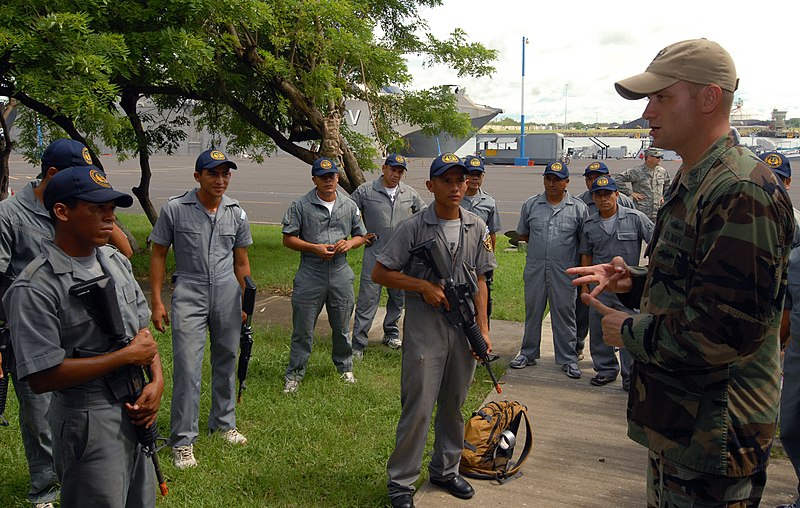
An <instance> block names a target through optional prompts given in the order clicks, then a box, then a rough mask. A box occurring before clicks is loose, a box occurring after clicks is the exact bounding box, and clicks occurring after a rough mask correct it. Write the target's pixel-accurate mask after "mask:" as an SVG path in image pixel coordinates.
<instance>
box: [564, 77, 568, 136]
mask: <svg viewBox="0 0 800 508" xmlns="http://www.w3.org/2000/svg"><path fill="white" fill-rule="evenodd" d="M568 86H569V85H568V84H567V83H564V130H567V87H568Z"/></svg>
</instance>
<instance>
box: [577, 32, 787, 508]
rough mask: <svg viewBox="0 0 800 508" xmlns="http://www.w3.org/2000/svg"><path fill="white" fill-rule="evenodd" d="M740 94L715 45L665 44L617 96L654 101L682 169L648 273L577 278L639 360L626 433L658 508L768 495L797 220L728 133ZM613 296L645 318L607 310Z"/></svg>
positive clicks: (616, 341) (621, 271) (663, 138)
mask: <svg viewBox="0 0 800 508" xmlns="http://www.w3.org/2000/svg"><path fill="white" fill-rule="evenodd" d="M737 85H738V79H737V78H736V70H735V67H734V64H733V60H732V59H731V57H730V55H729V54H728V53H727V52H726V51H725V50H724V49H723V48H722V47H720V46H719V45H718V44H716V43H714V42H711V41H708V40H705V39H698V40H690V41H683V42H679V43H676V44H673V45H671V46H668V47H666V48H664V49H663V50H662V51H661V52H659V53H658V55H657V56H656V57H655V59H654V60H653V61H652V62H651V63H650V65H649V67H648V68H647V70H646V71H645V72H644V73H642V74H639V75H636V76H633V77H631V78H628V79H625V80H622V81H619V82H617V83H616V84H615V86H616V89H617V92H618V93H619V94H620V95H621V96H622V97H624V98H626V99H641V98H644V97H647V98H648V99H649V101H648V104H647V107H646V108H645V111H644V114H643V118H644V119H645V120H648V121H649V122H650V127H651V131H650V135H651V136H652V137H653V146H655V147H660V148H665V149H672V150H675V151H676V152H677V153H678V154H679V155H680V156H681V157H682V159H683V164H682V166H681V168H680V170H679V171H678V174H677V175H676V178H675V181H674V182H673V183H672V185H671V186H670V188H669V190H668V192H667V194H666V197H665V203H664V206H663V208H662V209H661V211H660V212H659V215H658V221H657V223H656V229H655V232H654V233H653V239H652V241H651V243H650V245H649V246H648V252H647V255H648V257H649V259H650V264H649V266H648V267H646V268H639V267H628V266H627V265H626V264H625V263H624V261H623V260H622V259H621V258H614V260H613V261H612V262H611V263H608V264H604V265H595V266H593V267H582V268H570V269H569V270H567V272H568V273H570V274H573V275H583V276H582V277H578V278H577V279H575V281H574V282H575V284H577V285H580V284H586V283H598V287H597V288H595V290H593V291H592V292H591V293H590V294H589V295H586V296H585V301H586V302H587V303H589V304H590V305H591V306H592V307H594V308H596V309H598V310H600V311H601V312H602V313H603V314H604V318H603V322H602V326H603V335H604V339H605V341H606V342H607V343H609V344H611V345H615V346H624V347H626V348H627V349H628V351H629V352H630V353H631V355H632V357H633V359H634V366H633V372H632V377H631V389H630V394H629V397H628V407H627V417H628V435H629V436H630V438H631V439H633V440H634V441H636V442H637V443H640V444H642V445H644V446H646V447H647V448H648V449H649V462H650V467H648V471H647V476H648V478H647V503H648V506H652V507H655V506H659V507H666V506H669V507H672V506H735V507H745V506H758V504H759V502H760V500H761V495H762V493H763V489H764V485H765V483H766V468H767V461H768V459H769V452H770V447H771V445H772V439H773V437H774V434H775V421H776V417H777V409H778V400H779V382H780V365H779V350H778V347H779V346H778V327H779V324H780V319H781V313H782V308H783V300H784V296H785V292H786V281H787V274H786V264H787V260H788V255H789V250H790V247H791V244H792V237H793V230H794V219H793V217H792V206H791V202H790V200H789V197H788V195H787V194H786V192H785V189H784V188H783V186H782V185H780V183H779V182H778V180H777V179H776V178H775V176H774V175H773V173H772V170H771V169H770V168H769V167H767V166H766V165H765V164H763V163H762V162H761V160H760V159H758V158H757V157H756V156H755V155H754V154H753V153H752V152H750V151H749V150H747V149H746V148H745V147H743V146H741V145H739V144H738V141H737V137H736V136H735V135H734V133H732V132H731V131H730V122H729V114H730V109H731V105H732V103H733V92H734V91H735V90H736V88H737ZM603 289H607V290H610V291H614V292H617V293H620V294H619V295H618V296H619V297H620V300H622V301H623V303H626V305H629V306H632V307H639V308H640V309H641V314H639V315H636V316H629V315H627V314H625V313H623V312H619V311H615V310H612V309H609V308H608V307H606V306H604V305H603V304H602V303H600V301H599V300H597V299H596V298H595V297H596V296H597V295H598V294H599V293H600V291H602V290H603Z"/></svg>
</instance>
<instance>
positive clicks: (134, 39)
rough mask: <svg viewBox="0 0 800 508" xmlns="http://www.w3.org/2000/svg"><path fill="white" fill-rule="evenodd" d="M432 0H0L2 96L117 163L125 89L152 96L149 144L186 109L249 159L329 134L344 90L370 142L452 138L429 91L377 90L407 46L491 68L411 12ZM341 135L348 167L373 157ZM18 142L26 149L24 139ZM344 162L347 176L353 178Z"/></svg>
mask: <svg viewBox="0 0 800 508" xmlns="http://www.w3.org/2000/svg"><path fill="white" fill-rule="evenodd" d="M440 3H441V2H440V0H411V1H400V0H272V1H268V2H265V1H259V0H228V1H226V2H223V3H220V2H213V1H211V0H155V1H152V2H145V3H142V2H140V1H137V0H119V1H117V2H108V1H104V0H93V1H89V2H83V3H79V4H76V3H74V2H69V1H64V0H52V1H48V2H44V1H41V0H34V1H31V0H8V1H7V2H4V3H3V5H2V6H0V92H2V93H5V94H7V95H12V94H24V95H26V96H27V97H29V98H31V99H32V100H33V101H35V102H38V103H39V105H44V106H47V107H49V108H52V113H51V114H52V115H59V114H60V115H63V116H64V117H65V118H66V120H67V121H68V122H71V123H72V124H73V125H74V126H75V128H76V129H77V132H80V133H82V134H83V135H84V137H86V138H87V139H88V140H90V142H91V140H92V139H99V140H102V141H103V142H104V143H105V144H106V145H108V146H111V147H113V148H114V149H115V150H116V151H117V152H118V153H120V156H122V157H125V156H126V155H127V154H129V153H131V152H132V151H134V150H136V149H139V148H143V147H139V146H137V144H136V141H135V137H134V133H133V131H132V127H131V126H130V125H126V122H127V120H126V119H125V118H124V116H123V115H122V113H121V111H120V109H119V104H120V100H121V99H122V98H123V97H131V96H132V97H135V98H142V97H148V98H150V99H151V100H152V101H153V103H154V104H155V105H156V109H155V111H154V112H155V113H158V115H159V116H167V118H168V119H169V120H168V121H166V122H163V123H161V124H156V122H155V117H154V116H153V115H152V114H150V113H149V112H145V113H140V115H141V116H142V118H141V120H142V121H143V123H144V124H145V128H146V133H145V136H144V137H145V139H144V142H145V144H146V147H144V148H146V149H147V150H148V151H150V152H154V151H156V150H163V151H166V152H167V153H169V152H170V151H172V150H174V148H175V147H176V145H177V144H178V143H179V142H180V141H182V140H183V139H184V137H185V133H184V132H183V129H184V128H185V127H186V119H185V118H186V116H187V114H188V113H190V112H191V113H193V114H197V115H198V118H199V120H200V121H199V126H201V127H203V126H205V127H208V128H209V129H212V132H213V133H214V134H215V135H217V136H216V137H222V136H224V137H226V138H228V139H229V146H228V149H229V150H230V149H232V150H234V151H236V152H244V151H247V152H248V153H250V154H251V155H252V156H253V157H254V158H255V159H256V160H260V159H261V158H262V157H263V156H264V155H266V154H268V153H271V152H273V151H274V150H275V148H276V144H277V145H281V143H284V144H285V143H293V142H295V141H294V139H297V140H298V141H297V142H298V143H299V142H301V141H306V140H309V139H311V140H321V139H322V138H323V137H324V136H333V135H334V133H332V132H325V130H324V128H323V119H324V118H326V117H330V116H331V115H334V114H339V115H341V113H342V111H343V110H344V101H345V100H347V99H349V98H353V99H363V100H366V101H368V102H369V103H370V104H371V105H372V107H373V110H374V124H375V134H374V136H375V138H376V139H375V140H376V141H377V143H378V145H379V146H381V147H383V146H386V145H392V146H396V145H393V143H396V141H397V138H398V136H397V133H396V132H395V131H394V128H393V125H395V124H396V123H397V122H398V120H400V121H405V120H409V119H410V120H413V121H415V122H419V125H420V126H421V127H423V128H424V130H425V132H430V133H438V132H440V131H446V132H449V133H451V134H453V135H455V136H461V135H463V134H464V133H465V132H467V131H468V128H469V127H468V125H469V123H468V122H467V121H466V120H465V119H464V118H461V117H459V116H458V115H457V114H456V112H455V103H454V102H453V101H451V100H442V98H443V95H442V92H441V91H440V90H430V91H427V92H425V91H423V92H420V93H409V94H408V95H407V96H399V97H393V98H389V97H387V96H386V95H385V94H383V93H382V92H381V90H382V88H383V87H385V86H388V85H398V86H405V85H408V83H410V81H411V77H410V75H409V74H408V68H407V65H406V62H405V60H404V58H403V55H404V54H408V53H417V54H423V55H427V56H428V63H429V64H430V65H434V64H437V63H445V64H447V65H451V66H453V67H454V68H456V69H458V72H459V75H461V76H463V75H474V76H485V75H488V74H489V73H491V72H492V70H493V69H492V67H491V66H490V65H489V62H490V61H491V60H493V59H495V58H496V52H495V51H494V50H490V49H487V48H485V47H483V46H482V45H480V44H475V43H469V42H467V39H466V34H465V33H464V32H463V31H462V30H460V29H457V30H455V31H454V32H453V34H452V35H451V36H450V38H449V39H447V40H438V39H436V38H434V37H432V36H431V35H429V34H427V33H426V32H425V30H426V28H427V27H426V25H425V23H424V21H423V20H421V19H420V17H419V13H418V9H420V8H421V7H434V6H437V5H440ZM376 27H380V31H379V32H377V33H376ZM186 101H193V102H192V103H191V104H187V102H186ZM30 105H31V104H29V106H30ZM39 111H40V112H44V110H43V109H39ZM52 118H53V116H51V119H52ZM61 126H62V127H64V124H61ZM291 135H297V136H296V137H295V138H292V136H291ZM343 135H344V142H345V144H346V145H347V146H349V144H350V143H352V147H351V150H350V151H351V152H352V153H353V159H354V160H355V161H356V162H357V163H358V164H359V165H360V164H362V163H366V161H369V160H372V159H373V155H374V150H375V147H374V144H373V143H372V142H367V140H365V139H363V138H362V137H358V136H353V135H351V133H344V134H343ZM290 138H291V139H292V141H290ZM49 140H50V139H49V138H47V139H45V141H49ZM23 143H27V146H25V147H24V148H25V149H26V150H28V151H29V152H30V151H32V150H33V148H32V143H33V142H32V141H31V138H26V139H23ZM305 146H306V145H300V144H298V145H296V147H295V148H296V149H295V152H296V154H300V156H305V157H306V158H308V159H309V160H311V159H312V158H313V157H314V156H315V155H317V153H316V152H310V151H308V150H307V148H305ZM353 159H348V160H347V164H346V165H345V170H346V171H347V172H348V176H349V180H350V181H352V182H353V183H359V182H360V181H361V180H362V179H363V178H362V176H361V172H360V168H359V167H354V168H350V167H349V165H350V164H351V161H352V160H353Z"/></svg>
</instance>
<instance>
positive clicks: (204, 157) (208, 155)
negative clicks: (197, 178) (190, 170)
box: [194, 150, 238, 173]
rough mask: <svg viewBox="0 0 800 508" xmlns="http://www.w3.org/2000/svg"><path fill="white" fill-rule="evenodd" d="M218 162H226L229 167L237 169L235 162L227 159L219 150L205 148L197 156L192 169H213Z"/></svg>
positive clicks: (198, 170) (196, 170)
mask: <svg viewBox="0 0 800 508" xmlns="http://www.w3.org/2000/svg"><path fill="white" fill-rule="evenodd" d="M220 164H227V165H229V166H230V168H231V169H238V168H237V167H236V163H235V162H233V161H232V160H230V159H228V158H227V157H226V156H225V154H224V153H222V152H221V151H219V150H206V151H205V152H203V153H201V154H200V155H198V156H197V160H196V161H195V163H194V170H195V172H197V173H199V172H201V171H203V170H204V169H214V168H215V167H217V166H219V165H220Z"/></svg>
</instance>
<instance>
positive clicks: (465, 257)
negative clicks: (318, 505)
mask: <svg viewBox="0 0 800 508" xmlns="http://www.w3.org/2000/svg"><path fill="white" fill-rule="evenodd" d="M461 222H462V226H461V245H460V247H459V248H458V251H457V252H456V254H455V256H454V259H453V263H452V265H451V270H452V271H453V276H454V279H455V282H456V283H457V284H458V283H464V282H470V281H472V284H473V285H474V283H475V281H477V277H478V276H479V275H483V274H485V273H486V272H487V271H488V270H491V269H493V268H494V267H496V266H497V263H496V262H495V258H494V254H493V253H492V252H491V251H490V250H489V249H490V247H491V243H489V240H488V235H487V234H486V225H485V224H484V222H483V221H482V220H480V219H479V218H478V217H477V216H475V215H474V214H471V213H469V212H467V211H466V210H464V209H463V208H462V209H461ZM431 238H436V239H437V245H447V241H446V239H445V235H444V232H443V231H442V228H441V227H440V226H439V219H438V217H437V216H436V210H435V208H434V207H433V206H430V207H428V208H426V209H425V210H424V211H423V212H422V213H418V214H416V215H414V216H413V217H412V218H410V219H408V220H407V221H405V222H403V223H402V224H400V225H399V226H398V227H397V230H396V231H395V233H394V235H393V236H392V238H391V239H390V240H389V243H388V244H387V245H386V246H385V247H384V249H383V252H382V253H381V254H379V255H378V262H379V263H381V264H382V265H383V266H385V267H386V268H388V269H389V270H397V271H402V272H403V273H405V274H406V275H408V276H410V277H416V278H419V279H426V280H429V281H431V282H436V283H439V282H440V281H438V280H436V279H435V278H434V276H433V275H431V271H430V269H429V268H427V267H426V266H425V264H424V263H423V262H422V261H421V260H420V259H417V258H412V257H411V255H410V254H409V252H408V251H409V249H411V248H412V247H414V246H416V245H419V244H420V243H422V242H424V241H427V240H430V239H431ZM476 288H477V286H475V287H474V288H473V289H476ZM474 371H475V360H474V359H473V357H472V354H471V353H470V349H469V343H468V342H467V338H466V336H465V335H464V332H463V331H461V330H460V329H457V328H456V327H454V326H453V325H451V324H450V322H449V321H447V318H445V316H444V314H442V313H441V312H440V311H439V309H436V308H434V307H432V306H430V305H428V304H427V303H425V300H423V298H422V295H420V294H419V293H414V292H406V319H405V320H404V321H403V368H402V372H401V379H400V403H401V405H402V410H401V412H400V420H399V421H398V422H397V436H396V440H395V448H394V451H393V452H392V455H391V456H390V457H389V461H388V463H387V465H386V469H387V472H388V474H389V483H388V488H389V497H397V496H399V495H402V494H407V493H409V492H414V482H415V481H416V480H417V478H419V472H420V468H421V466H422V454H423V451H424V450H425V442H426V440H427V437H428V429H429V428H430V423H431V417H432V416H433V408H434V406H436V408H437V409H436V420H435V422H434V431H435V433H436V436H435V438H434V442H433V456H432V457H431V461H430V464H429V465H428V469H429V470H430V477H431V478H432V479H438V480H449V479H451V478H453V477H455V476H456V475H457V474H458V464H459V462H460V461H461V450H462V448H463V446H464V418H463V416H462V415H461V406H463V405H464V401H465V400H466V397H467V392H468V390H469V385H470V383H471V382H472V374H473V372H474Z"/></svg>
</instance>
